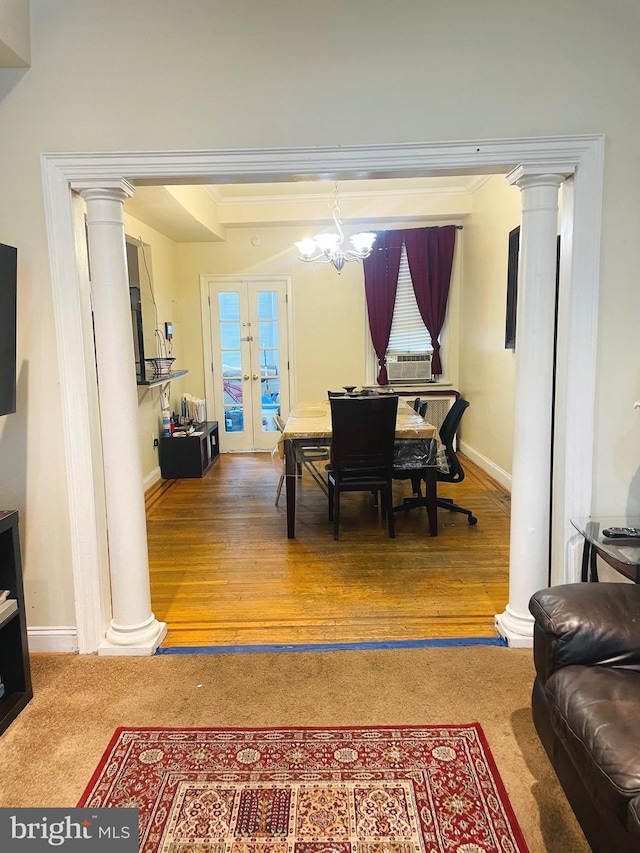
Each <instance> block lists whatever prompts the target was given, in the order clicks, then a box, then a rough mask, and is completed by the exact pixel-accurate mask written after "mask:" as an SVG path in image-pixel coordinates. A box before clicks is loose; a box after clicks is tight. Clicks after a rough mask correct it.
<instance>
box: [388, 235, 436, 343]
mask: <svg viewBox="0 0 640 853" xmlns="http://www.w3.org/2000/svg"><path fill="white" fill-rule="evenodd" d="M431 349H432V346H431V337H430V335H429V332H428V331H427V329H426V326H425V325H424V323H423V322H422V317H421V316H420V311H419V310H418V303H417V302H416V296H415V293H414V292H413V284H412V283H411V273H410V272H409V262H408V261H407V251H406V249H405V247H404V245H403V246H402V255H401V256H400V272H399V274H398V289H397V291H396V303H395V305H394V308H393V322H392V324H391V335H390V336H389V345H388V347H387V352H424V351H425V350H427V351H430V350H431Z"/></svg>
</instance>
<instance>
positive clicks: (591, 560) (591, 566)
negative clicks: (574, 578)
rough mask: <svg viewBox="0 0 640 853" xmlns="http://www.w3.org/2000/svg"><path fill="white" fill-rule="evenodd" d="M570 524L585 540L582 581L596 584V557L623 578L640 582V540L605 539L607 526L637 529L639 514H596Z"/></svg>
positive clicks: (576, 519) (573, 520)
mask: <svg viewBox="0 0 640 853" xmlns="http://www.w3.org/2000/svg"><path fill="white" fill-rule="evenodd" d="M571 524H573V526H574V527H575V529H576V530H577V531H578V532H579V533H580V534H582V536H583V537H584V550H583V552H582V580H583V581H588V580H591V581H594V582H597V581H598V557H600V558H601V559H602V560H604V562H605V563H607V565H609V566H611V568H612V569H615V570H616V571H617V572H619V573H620V574H621V575H624V577H626V578H629V580H632V581H633V582H634V583H640V539H608V538H607V537H606V536H603V534H602V531H603V530H606V529H607V528H608V527H640V516H638V515H626V516H625V515H623V516H619V515H617V516H613V515H599V516H591V517H589V518H572V519H571Z"/></svg>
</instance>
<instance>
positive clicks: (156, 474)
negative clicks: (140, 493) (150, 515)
mask: <svg viewBox="0 0 640 853" xmlns="http://www.w3.org/2000/svg"><path fill="white" fill-rule="evenodd" d="M161 478H162V473H161V471H160V466H159V465H158V466H157V467H156V468H154V469H153V471H151V472H150V473H149V474H147V476H146V477H145V478H144V479H143V481H142V487H143V489H144V491H145V492H146V491H147V489H150V488H151V486H154V485H155V484H156V483H157V482H158V480H160V479H161Z"/></svg>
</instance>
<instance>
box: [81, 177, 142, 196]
mask: <svg viewBox="0 0 640 853" xmlns="http://www.w3.org/2000/svg"><path fill="white" fill-rule="evenodd" d="M71 189H72V190H76V192H79V193H80V195H81V196H82V197H83V198H84V199H86V200H89V199H103V200H106V201H122V202H124V201H126V199H128V198H130V197H131V196H132V195H133V194H134V192H135V191H136V188H135V187H134V186H133V184H131V183H129V181H127V180H126V178H118V179H116V180H104V179H100V178H96V179H94V180H89V181H87V180H78V181H71Z"/></svg>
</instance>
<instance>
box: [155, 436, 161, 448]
mask: <svg viewBox="0 0 640 853" xmlns="http://www.w3.org/2000/svg"><path fill="white" fill-rule="evenodd" d="M159 444H160V442H159V441H158V439H157V438H154V439H153V446H154V447H157V446H158V445H159Z"/></svg>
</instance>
